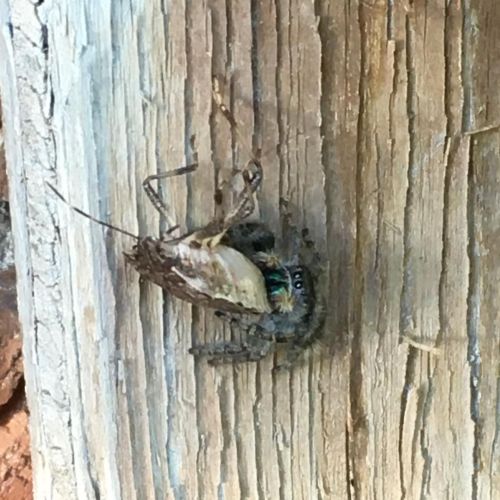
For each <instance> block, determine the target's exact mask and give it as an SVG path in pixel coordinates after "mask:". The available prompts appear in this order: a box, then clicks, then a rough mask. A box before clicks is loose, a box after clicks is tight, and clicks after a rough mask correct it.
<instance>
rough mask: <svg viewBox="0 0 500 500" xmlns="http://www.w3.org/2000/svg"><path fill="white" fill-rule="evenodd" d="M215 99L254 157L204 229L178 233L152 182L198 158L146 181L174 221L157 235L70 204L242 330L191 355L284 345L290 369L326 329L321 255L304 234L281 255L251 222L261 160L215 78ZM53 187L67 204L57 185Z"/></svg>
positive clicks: (229, 357)
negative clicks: (225, 206) (229, 202)
mask: <svg viewBox="0 0 500 500" xmlns="http://www.w3.org/2000/svg"><path fill="white" fill-rule="evenodd" d="M213 97H214V101H215V102H216V104H217V106H218V108H219V110H220V111H221V113H222V115H223V116H224V117H225V118H226V119H227V120H228V122H229V124H230V126H231V129H232V130H233V133H234V134H235V136H236V137H237V139H238V141H239V142H240V143H241V146H242V147H243V149H244V150H245V151H246V153H247V154H248V155H249V161H248V163H247V164H246V166H245V167H244V168H243V169H242V170H241V176H242V178H243V188H242V189H241V191H240V192H239V193H238V194H237V196H236V198H235V202H234V206H233V207H232V208H231V209H230V210H229V211H228V212H227V213H226V214H224V215H222V216H220V217H216V218H215V219H214V220H212V221H211V222H209V223H208V224H207V225H205V226H204V227H201V228H199V229H196V230H193V231H190V232H187V233H186V234H181V235H178V236H175V233H178V232H179V230H180V228H179V226H178V225H177V224H176V223H175V221H173V219H172V217H171V216H170V212H169V210H168V207H167V205H166V204H165V203H164V201H163V200H162V198H161V197H160V195H159V192H158V190H157V189H155V187H154V185H153V183H154V182H158V181H160V180H161V179H165V178H170V177H173V176H177V175H184V174H190V173H192V172H194V171H195V170H196V168H197V167H198V164H197V163H194V164H192V165H188V166H185V167H181V168H178V169H175V170H172V171H168V172H165V173H161V174H156V175H151V176H149V177H148V178H146V179H145V181H144V182H143V187H144V190H145V192H146V194H147V196H148V198H149V199H150V201H151V202H152V204H153V206H154V207H155V208H156V209H157V210H158V212H159V213H160V214H161V216H163V217H164V218H165V219H166V221H167V224H168V225H169V227H168V229H167V230H166V231H165V232H164V233H163V234H162V235H161V236H160V237H159V238H155V237H150V236H147V237H144V238H140V237H138V236H136V235H134V234H132V233H130V232H128V231H125V230H123V229H120V228H118V227H116V226H113V225H111V224H108V223H106V222H104V221H100V220H98V219H96V218H95V217H92V216H91V215H89V214H87V213H85V212H83V211H82V210H80V209H78V208H76V207H73V206H71V205H70V206H71V208H72V209H73V210H75V211H77V212H78V213H80V214H81V215H84V216H85V217H87V218H89V219H91V220H92V221H94V222H97V223H99V224H101V225H103V226H105V227H108V228H110V229H112V230H114V231H119V232H121V233H123V234H125V235H127V236H129V237H131V238H134V239H135V240H136V243H135V245H134V246H133V248H132V250H131V251H130V252H128V253H125V258H126V260H127V262H128V263H130V264H131V265H132V266H133V267H134V268H135V269H136V270H137V272H138V273H139V274H140V275H141V276H142V277H143V278H145V279H147V280H150V281H152V282H153V283H155V284H157V285H159V286H160V287H162V288H163V289H165V290H167V291H168V292H170V293H171V294H172V295H174V296H175V297H177V298H180V299H182V300H185V301H188V302H190V303H192V304H196V305H200V306H203V307H209V308H213V309H215V310H216V314H217V315H218V316H220V317H222V318H223V319H226V320H228V321H229V322H230V323H231V325H233V326H235V327H238V329H239V330H240V331H241V332H242V333H243V334H244V338H243V340H242V341H241V342H217V343H210V344H204V345H197V346H193V347H192V348H191V349H190V353H192V354H194V355H195V356H205V357H207V358H208V359H209V362H210V363H211V364H218V363H225V362H243V361H258V360H260V359H262V358H264V357H265V356H266V355H268V354H269V353H271V352H274V351H275V350H276V349H277V348H278V347H279V346H285V348H286V350H287V360H286V362H285V363H283V364H282V365H281V366H289V365H290V364H291V363H293V362H294V361H295V360H296V358H297V357H298V356H299V354H300V353H301V352H302V351H303V349H304V348H305V347H307V346H308V345H310V344H311V343H312V341H313V340H314V339H315V338H316V337H317V336H318V334H319V333H320V332H321V329H322V325H323V318H324V315H323V308H322V306H321V300H319V297H317V293H316V290H315V282H316V281H317V278H318V276H319V273H320V267H319V258H317V254H315V253H314V252H312V253H311V255H313V258H312V259H309V260H307V257H305V256H304V255H305V254H304V252H303V250H311V249H313V244H312V242H311V241H310V240H308V238H307V234H306V233H303V234H302V236H301V237H300V238H298V237H297V238H296V240H297V241H298V247H297V249H296V250H295V251H294V252H293V255H292V256H291V258H290V259H288V260H285V259H283V258H282V257H281V256H280V254H279V253H277V252H276V245H275V236H274V234H273V232H272V231H271V230H270V229H269V228H267V227H266V226H265V225H264V224H263V223H260V222H247V221H246V219H247V218H248V217H249V216H250V215H251V214H252V213H253V211H254V209H255V192H256V190H257V189H258V187H259V186H260V184H261V182H262V178H263V169H262V165H261V163H260V160H259V158H258V157H257V155H255V154H253V152H252V150H251V148H249V147H247V146H246V144H245V142H244V139H243V137H242V135H241V133H240V131H239V128H238V125H237V123H236V120H235V119H234V117H233V115H232V114H231V112H230V111H229V110H228V108H227V107H226V106H225V105H224V103H223V102H222V99H221V97H220V93H219V92H218V88H217V82H216V81H215V82H214V92H213ZM49 187H50V188H51V189H52V191H54V193H55V194H56V195H57V196H58V197H59V198H61V199H62V200H63V201H64V202H65V203H67V202H66V200H65V199H64V198H63V196H62V195H61V194H60V193H59V192H58V191H57V190H56V189H55V188H54V187H53V186H52V185H50V184H49ZM67 204H68V203H67ZM296 236H297V235H296Z"/></svg>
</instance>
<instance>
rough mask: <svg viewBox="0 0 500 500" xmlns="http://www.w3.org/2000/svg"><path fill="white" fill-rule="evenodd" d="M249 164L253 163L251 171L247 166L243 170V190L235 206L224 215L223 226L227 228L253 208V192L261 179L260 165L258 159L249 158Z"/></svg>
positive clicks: (243, 217)
mask: <svg viewBox="0 0 500 500" xmlns="http://www.w3.org/2000/svg"><path fill="white" fill-rule="evenodd" d="M249 164H253V165H254V169H253V172H252V173H251V174H250V173H249V168H248V167H247V168H246V169H245V170H243V172H242V175H243V181H244V183H245V185H244V187H243V190H242V191H241V192H240V194H239V195H238V198H237V201H236V206H235V207H234V208H233V209H232V210H231V211H230V212H229V213H228V214H227V215H226V216H225V217H224V220H223V228H224V229H225V230H226V229H229V228H230V227H231V226H234V225H235V224H239V223H240V222H241V221H242V220H244V219H246V218H247V217H248V216H249V215H250V214H251V213H252V212H253V211H254V209H255V200H254V194H255V191H256V190H257V188H258V187H259V186H260V183H261V181H262V166H261V164H260V163H259V162H258V160H251V161H250V162H249Z"/></svg>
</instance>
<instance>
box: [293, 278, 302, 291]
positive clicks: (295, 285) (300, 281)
mask: <svg viewBox="0 0 500 500" xmlns="http://www.w3.org/2000/svg"><path fill="white" fill-rule="evenodd" d="M293 286H294V287H295V288H296V289H297V290H300V289H301V288H304V283H303V282H302V280H297V281H295V282H294V284H293Z"/></svg>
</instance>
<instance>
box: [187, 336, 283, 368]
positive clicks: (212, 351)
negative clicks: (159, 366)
mask: <svg viewBox="0 0 500 500" xmlns="http://www.w3.org/2000/svg"><path fill="white" fill-rule="evenodd" d="M273 346H274V344H273V343H272V342H269V341H266V340H263V339H258V338H255V337H249V338H248V339H247V340H246V341H243V342H241V343H237V342H214V343H213V344H203V345H199V346H193V347H191V349H189V352H190V353H191V354H193V355H195V356H204V357H208V358H209V360H208V363H209V364H211V365H218V364H225V363H246V362H250V361H259V360H261V359H263V358H265V357H266V356H267V355H268V354H269V352H271V350H272V348H273Z"/></svg>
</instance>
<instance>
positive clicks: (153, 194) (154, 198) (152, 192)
mask: <svg viewBox="0 0 500 500" xmlns="http://www.w3.org/2000/svg"><path fill="white" fill-rule="evenodd" d="M197 167H198V163H197V162H196V163H193V164H191V165H187V166H185V167H180V168H176V169H174V170H169V171H168V172H163V173H161V174H153V175H150V176H148V177H146V179H144V181H143V183H142V187H143V188H144V192H145V193H146V195H147V197H148V198H149V200H150V201H151V203H152V204H153V206H154V207H155V208H156V210H158V212H159V213H160V215H162V216H163V217H165V220H166V221H167V224H168V226H169V229H168V230H167V234H170V233H172V232H173V231H175V230H176V229H177V228H178V227H179V226H178V224H176V222H175V221H174V220H173V218H172V217H171V215H170V214H169V209H168V206H167V205H166V203H165V202H164V201H163V200H162V199H161V197H160V195H159V193H158V191H157V190H156V189H154V187H153V186H152V184H151V183H152V182H153V181H159V180H161V179H166V178H167V177H175V176H177V175H184V174H188V173H190V172H194V171H195V170H196V168H197Z"/></svg>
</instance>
